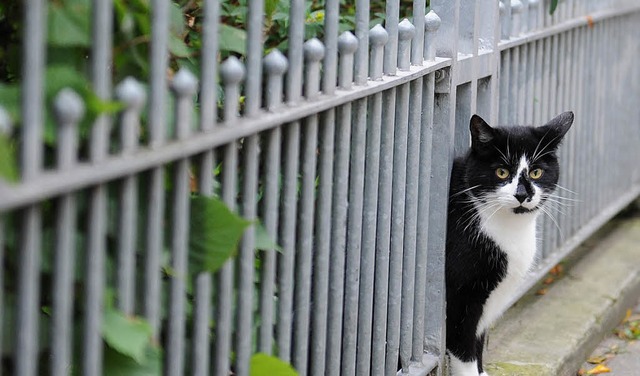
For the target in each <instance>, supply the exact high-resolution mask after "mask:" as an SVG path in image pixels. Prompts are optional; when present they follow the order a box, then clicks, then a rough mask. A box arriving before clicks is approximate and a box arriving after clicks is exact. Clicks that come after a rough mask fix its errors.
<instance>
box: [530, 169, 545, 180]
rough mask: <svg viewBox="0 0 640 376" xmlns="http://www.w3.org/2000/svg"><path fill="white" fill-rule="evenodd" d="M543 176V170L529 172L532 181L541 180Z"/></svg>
mask: <svg viewBox="0 0 640 376" xmlns="http://www.w3.org/2000/svg"><path fill="white" fill-rule="evenodd" d="M541 176H542V169H541V168H536V169H534V170H531V171H529V177H531V179H540V177H541Z"/></svg>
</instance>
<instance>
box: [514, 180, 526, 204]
mask: <svg viewBox="0 0 640 376" xmlns="http://www.w3.org/2000/svg"><path fill="white" fill-rule="evenodd" d="M513 197H515V198H516V200H518V202H519V203H521V204H522V203H523V202H524V200H526V199H527V197H529V194H528V193H527V189H526V188H525V186H524V184H518V187H517V188H516V194H514V195H513Z"/></svg>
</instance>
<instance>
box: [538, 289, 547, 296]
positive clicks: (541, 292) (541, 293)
mask: <svg viewBox="0 0 640 376" xmlns="http://www.w3.org/2000/svg"><path fill="white" fill-rule="evenodd" d="M548 291H549V290H548V289H540V290H538V291H536V295H544V294H546V293H547V292H548Z"/></svg>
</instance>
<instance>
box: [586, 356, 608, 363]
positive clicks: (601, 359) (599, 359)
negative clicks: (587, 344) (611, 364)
mask: <svg viewBox="0 0 640 376" xmlns="http://www.w3.org/2000/svg"><path fill="white" fill-rule="evenodd" d="M605 360H607V357H606V356H604V355H601V356H594V357H591V358H589V359H587V363H591V364H600V363H602V362H604V361H605Z"/></svg>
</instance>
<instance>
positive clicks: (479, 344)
mask: <svg viewBox="0 0 640 376" xmlns="http://www.w3.org/2000/svg"><path fill="white" fill-rule="evenodd" d="M485 334H486V332H484V333H482V334H481V335H480V337H478V339H477V342H476V359H478V373H479V374H480V376H489V374H488V373H487V372H485V371H484V369H483V366H482V353H483V352H484V340H485Z"/></svg>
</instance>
